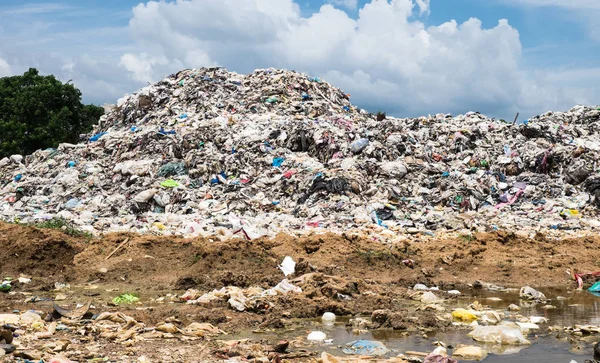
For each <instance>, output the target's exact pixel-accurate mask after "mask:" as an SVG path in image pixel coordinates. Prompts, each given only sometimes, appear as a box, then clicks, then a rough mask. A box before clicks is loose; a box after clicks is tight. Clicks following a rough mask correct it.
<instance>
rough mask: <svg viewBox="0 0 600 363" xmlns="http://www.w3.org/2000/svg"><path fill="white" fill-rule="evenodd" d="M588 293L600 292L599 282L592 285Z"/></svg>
mask: <svg viewBox="0 0 600 363" xmlns="http://www.w3.org/2000/svg"><path fill="white" fill-rule="evenodd" d="M588 291H589V292H600V281H598V282H596V283H595V284H593V285H592V286H591V287H590V288H589V289H588Z"/></svg>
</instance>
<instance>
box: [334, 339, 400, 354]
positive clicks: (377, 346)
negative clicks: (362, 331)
mask: <svg viewBox="0 0 600 363" xmlns="http://www.w3.org/2000/svg"><path fill="white" fill-rule="evenodd" d="M389 351H390V350H389V349H387V348H386V347H385V345H383V343H381V342H376V341H373V340H357V341H355V342H352V343H349V347H348V348H344V349H343V352H344V353H346V354H357V355H369V356H379V355H385V354H387V353H389Z"/></svg>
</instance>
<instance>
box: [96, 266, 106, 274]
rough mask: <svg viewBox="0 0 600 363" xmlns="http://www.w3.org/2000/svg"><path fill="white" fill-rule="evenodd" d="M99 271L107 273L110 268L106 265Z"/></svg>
mask: <svg viewBox="0 0 600 363" xmlns="http://www.w3.org/2000/svg"><path fill="white" fill-rule="evenodd" d="M98 271H100V273H101V274H105V273H107V272H108V269H107V268H106V267H102V268H101V269H100V270H98Z"/></svg>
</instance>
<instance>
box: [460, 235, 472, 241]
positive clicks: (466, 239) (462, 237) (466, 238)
mask: <svg viewBox="0 0 600 363" xmlns="http://www.w3.org/2000/svg"><path fill="white" fill-rule="evenodd" d="M458 238H459V239H461V240H462V241H463V242H473V241H475V236H473V235H472V234H461V235H460V236H458Z"/></svg>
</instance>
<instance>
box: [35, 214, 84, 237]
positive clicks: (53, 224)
mask: <svg viewBox="0 0 600 363" xmlns="http://www.w3.org/2000/svg"><path fill="white" fill-rule="evenodd" d="M32 226H34V227H37V228H42V229H56V230H59V231H62V232H63V233H65V234H67V235H69V236H71V237H85V238H87V239H88V240H90V239H92V237H93V236H92V234H91V233H89V232H85V231H82V230H80V229H79V228H77V227H76V226H75V225H74V224H73V222H70V221H68V220H66V219H65V218H59V217H54V218H52V219H49V220H47V221H44V222H40V223H35V224H32Z"/></svg>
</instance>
